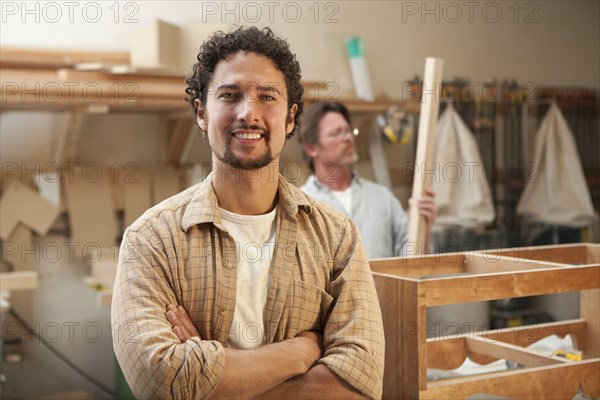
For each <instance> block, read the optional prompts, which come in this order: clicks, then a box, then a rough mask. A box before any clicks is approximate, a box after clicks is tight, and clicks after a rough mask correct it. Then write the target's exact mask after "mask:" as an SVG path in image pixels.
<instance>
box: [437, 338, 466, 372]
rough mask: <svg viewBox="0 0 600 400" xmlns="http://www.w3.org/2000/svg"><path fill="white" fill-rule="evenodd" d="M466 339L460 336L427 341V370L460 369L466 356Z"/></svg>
mask: <svg viewBox="0 0 600 400" xmlns="http://www.w3.org/2000/svg"><path fill="white" fill-rule="evenodd" d="M471 336H472V335H471ZM467 338H468V336H467V335H461V336H459V337H452V338H445V337H436V338H431V339H427V368H437V369H444V370H453V369H456V368H458V367H460V366H461V365H462V364H463V363H464V362H465V359H466V358H467V355H468V353H467Z"/></svg>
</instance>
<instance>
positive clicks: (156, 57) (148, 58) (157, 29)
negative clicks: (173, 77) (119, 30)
mask: <svg viewBox="0 0 600 400" xmlns="http://www.w3.org/2000/svg"><path fill="white" fill-rule="evenodd" d="M179 42H180V30H179V27H178V26H177V25H173V24H169V23H167V22H164V21H161V20H155V21H154V23H153V24H152V25H151V26H142V27H134V28H132V31H131V65H133V66H135V67H145V68H169V67H171V68H172V67H178V66H179V65H178V63H179V58H180V53H179V50H180V47H179Z"/></svg>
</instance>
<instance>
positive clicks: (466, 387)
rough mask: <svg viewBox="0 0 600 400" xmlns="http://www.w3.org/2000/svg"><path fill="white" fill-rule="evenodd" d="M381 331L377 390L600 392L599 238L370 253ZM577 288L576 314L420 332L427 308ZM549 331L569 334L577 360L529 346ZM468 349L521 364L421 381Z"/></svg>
mask: <svg viewBox="0 0 600 400" xmlns="http://www.w3.org/2000/svg"><path fill="white" fill-rule="evenodd" d="M370 263H371V269H372V270H373V276H374V280H375V285H376V288H377V293H378V296H379V302H380V304H381V310H382V313H383V324H384V330H385V339H386V353H385V357H386V359H385V372H384V389H383V393H384V394H383V396H384V398H389V399H400V398H402V399H408V398H422V399H459V398H467V397H469V396H471V395H474V394H478V393H485V394H493V395H498V396H505V397H509V398H512V397H514V398H572V397H573V396H574V395H575V393H576V392H577V390H578V388H579V385H580V384H581V385H582V386H583V390H584V392H585V393H586V394H587V395H589V396H591V397H593V398H595V397H598V396H600V358H599V357H600V336H599V321H600V244H589V243H582V244H574V245H556V246H538V247H523V248H513V249H497V250H492V251H476V252H462V253H446V254H432V255H427V256H412V257H400V258H389V259H377V260H371V262H370ZM564 292H580V294H581V302H580V318H578V319H574V320H568V321H560V322H553V323H547V324H538V325H528V326H521V327H516V328H509V329H502V330H489V331H483V332H470V333H465V334H462V335H456V336H452V337H446V338H433V339H427V327H426V309H427V307H432V306H441V305H448V304H458V303H468V302H478V301H487V300H498V299H506V298H513V297H524V296H537V295H544V294H552V293H564ZM551 334H556V335H559V336H565V335H566V334H571V335H572V336H573V337H574V341H575V346H576V347H577V348H578V349H579V350H581V351H582V353H583V360H582V361H579V362H571V361H567V360H565V359H562V358H560V357H547V356H545V355H542V354H539V353H536V352H534V351H531V350H528V349H527V348H526V346H528V345H529V344H532V343H533V342H535V341H537V340H539V339H541V338H543V337H545V336H548V335H551ZM467 356H469V357H470V358H471V359H472V360H473V361H476V362H479V363H481V364H486V363H489V362H491V361H494V360H497V359H498V358H505V359H508V360H510V361H513V362H516V363H518V364H520V365H522V366H524V367H523V368H517V369H511V370H507V371H503V372H497V373H491V374H482V375H475V376H469V377H461V378H451V379H443V380H438V381H431V382H428V381H427V368H428V367H430V368H440V369H455V368H457V367H459V366H460V365H461V364H462V363H463V361H464V360H465V358H466V357H467Z"/></svg>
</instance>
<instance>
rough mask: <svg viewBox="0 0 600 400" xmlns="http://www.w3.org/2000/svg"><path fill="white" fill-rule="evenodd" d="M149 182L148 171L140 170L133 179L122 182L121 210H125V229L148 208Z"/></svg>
mask: <svg viewBox="0 0 600 400" xmlns="http://www.w3.org/2000/svg"><path fill="white" fill-rule="evenodd" d="M150 191H151V180H150V174H149V171H147V170H145V169H140V170H139V171H138V173H136V174H135V177H133V178H132V179H129V180H126V181H124V182H123V208H124V210H125V227H128V226H129V225H131V224H132V223H133V222H134V221H135V220H136V219H138V218H139V217H140V216H141V215H142V214H143V213H144V212H145V211H146V210H147V209H148V208H150V206H151V205H152V201H151V197H150V196H151V194H150Z"/></svg>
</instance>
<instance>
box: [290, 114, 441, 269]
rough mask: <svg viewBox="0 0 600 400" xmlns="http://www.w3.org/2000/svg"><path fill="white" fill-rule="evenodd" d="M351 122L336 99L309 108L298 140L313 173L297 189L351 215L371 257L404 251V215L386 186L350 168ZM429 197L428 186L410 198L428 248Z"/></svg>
mask: <svg viewBox="0 0 600 400" xmlns="http://www.w3.org/2000/svg"><path fill="white" fill-rule="evenodd" d="M350 126H351V125H350V113H349V112H348V109H347V108H346V107H345V106H344V105H342V104H340V103H316V104H313V105H312V106H311V107H310V108H309V109H308V110H307V112H306V114H305V116H304V118H303V120H302V124H301V128H300V131H299V132H298V140H299V142H300V144H301V145H302V150H303V155H304V159H305V160H306V161H307V163H308V166H309V168H310V170H311V171H312V172H313V173H314V175H311V176H310V177H309V178H308V179H307V180H306V183H305V184H304V185H303V186H302V188H301V189H302V190H303V191H305V192H306V193H308V194H309V195H311V196H313V197H315V198H317V199H319V200H323V201H325V202H327V203H328V204H330V205H332V206H333V207H335V208H336V209H338V210H340V211H341V212H343V213H345V214H346V215H348V216H349V217H350V218H352V221H353V222H354V223H355V224H356V226H357V227H358V230H359V231H360V234H361V237H362V239H363V241H364V243H365V249H366V251H367V256H368V257H369V258H387V257H398V256H404V255H407V244H408V215H407V214H406V212H405V211H404V209H403V208H402V205H401V204H400V202H399V201H398V199H397V198H396V197H395V196H394V194H393V193H392V192H391V191H390V190H389V189H388V188H386V187H385V186H383V185H380V184H377V183H375V182H371V181H369V180H367V179H364V178H361V177H360V176H359V175H358V174H357V172H356V171H355V170H354V168H353V166H354V163H356V161H358V155H357V153H356V145H355V142H354V134H353V131H352V129H351V128H350ZM433 196H434V194H433V192H431V191H428V192H427V194H426V195H425V196H423V197H421V198H419V199H416V201H415V202H414V206H416V207H418V208H419V213H420V214H421V215H422V216H423V217H425V221H426V229H427V234H426V242H425V248H426V249H428V248H429V242H430V237H431V227H432V225H433V223H434V221H435V216H436V211H435V203H434V199H433ZM412 200H413V199H411V200H410V201H409V202H411V203H412ZM416 245H417V244H415V246H416Z"/></svg>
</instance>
